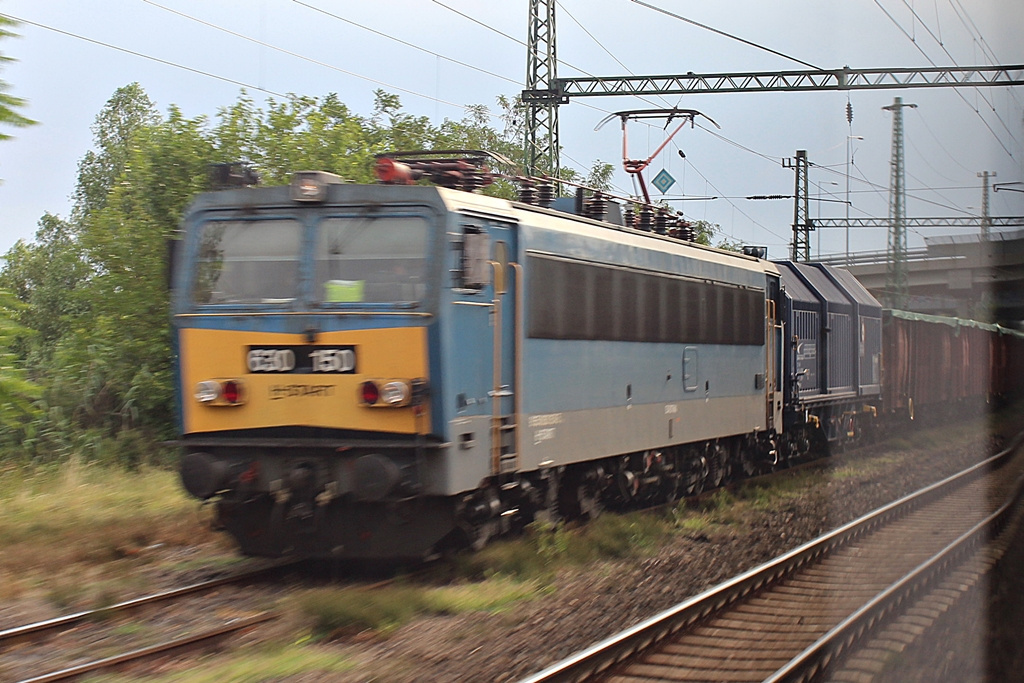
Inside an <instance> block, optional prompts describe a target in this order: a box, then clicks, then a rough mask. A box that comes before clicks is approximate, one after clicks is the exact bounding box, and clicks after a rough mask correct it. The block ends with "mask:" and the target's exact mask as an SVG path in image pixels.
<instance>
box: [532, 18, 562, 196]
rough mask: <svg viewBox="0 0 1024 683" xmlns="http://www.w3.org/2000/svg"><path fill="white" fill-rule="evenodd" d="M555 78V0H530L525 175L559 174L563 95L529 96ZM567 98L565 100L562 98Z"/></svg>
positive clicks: (547, 88)
mask: <svg viewBox="0 0 1024 683" xmlns="http://www.w3.org/2000/svg"><path fill="white" fill-rule="evenodd" d="M557 78H558V59H557V58H556V56H555V0H530V27H529V34H528V39H527V47H526V90H525V91H524V92H523V103H524V104H525V105H526V142H525V145H524V147H525V155H526V158H525V159H524V160H523V166H524V167H525V170H526V175H530V176H532V175H541V174H544V173H546V174H549V175H551V176H554V177H558V105H559V104H560V103H563V102H562V99H563V98H558V97H555V98H552V97H547V98H545V97H543V96H541V97H539V98H537V97H528V96H527V94H528V93H540V94H543V93H547V92H550V91H551V90H552V88H553V87H554V85H555V81H556V80H557ZM565 101H568V100H565Z"/></svg>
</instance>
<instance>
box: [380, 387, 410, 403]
mask: <svg viewBox="0 0 1024 683" xmlns="http://www.w3.org/2000/svg"><path fill="white" fill-rule="evenodd" d="M380 400H381V401H382V402H384V403H386V404H388V405H389V406H397V405H401V404H402V403H405V402H406V401H408V400H409V385H408V384H406V383H405V382H388V383H387V384H385V385H384V386H382V387H381V388H380Z"/></svg>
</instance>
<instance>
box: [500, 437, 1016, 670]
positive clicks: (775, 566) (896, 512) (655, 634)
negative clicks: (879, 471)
mask: <svg viewBox="0 0 1024 683" xmlns="http://www.w3.org/2000/svg"><path fill="white" fill-rule="evenodd" d="M1022 440H1024V432H1022V433H1021V434H1019V435H1018V436H1017V437H1016V439H1015V440H1014V442H1013V443H1012V444H1011V446H1010V447H1008V448H1006V449H1005V450H1003V451H1001V452H1000V453H997V454H996V455H994V456H992V457H990V458H987V459H986V460H984V461H982V462H980V463H978V464H976V465H974V466H972V467H970V468H968V469H966V470H964V471H962V472H960V473H958V474H955V475H952V476H950V477H947V478H946V479H943V480H942V481H939V482H936V483H934V484H932V485H930V486H927V487H925V488H923V489H921V490H919V491H917V492H915V493H912V494H910V495H908V496H905V497H903V498H901V499H900V500H897V501H894V502H892V503H890V504H888V505H886V506H884V507H882V508H879V509H878V510H876V511H874V512H871V513H868V514H867V515H864V516H863V517H861V518H859V519H857V520H854V521H852V522H850V523H848V524H846V525H844V526H842V527H840V528H838V529H836V530H834V531H832V532H830V533H828V534H825V535H824V536H822V537H820V538H818V539H815V540H813V541H810V542H809V543H806V544H804V545H802V546H800V547H798V548H795V549H794V550H791V551H790V552H788V553H786V554H785V555H782V556H781V557H778V558H776V559H774V560H772V561H770V562H767V563H765V564H763V565H761V566H759V567H755V568H753V569H751V570H749V571H747V572H745V573H743V574H741V575H739V576H737V577H735V578H733V579H731V580H729V581H726V582H725V583H723V584H720V585H719V586H716V587H715V588H712V589H711V590H709V591H706V592H705V593H702V594H700V595H697V596H694V597H692V598H690V599H688V600H686V601H684V602H682V603H680V604H679V605H676V606H675V607H672V608H669V609H668V610H666V611H664V612H662V613H660V614H658V615H655V616H654V617H651V618H650V619H647V620H646V621H643V622H641V623H639V624H637V625H636V626H633V627H631V628H629V629H627V630H625V631H623V632H621V633H619V634H617V635H613V636H611V637H610V638H608V639H606V640H604V641H601V642H599V643H597V644H595V645H593V646H591V647H590V648H587V649H586V650H583V651H581V652H579V653H577V654H575V655H572V656H570V657H569V658H567V659H564V660H562V661H561V662H557V663H555V664H553V665H551V666H549V667H548V668H546V669H544V670H542V671H540V672H539V673H537V674H534V675H532V676H530V677H528V678H525V679H522V680H521V681H520V683H556V682H557V683H563V682H578V681H584V680H587V679H590V678H592V677H594V676H596V675H598V674H600V673H603V672H604V671H606V670H607V669H609V668H610V667H612V666H613V665H615V664H617V663H619V662H621V661H623V660H625V659H626V658H628V657H631V656H633V655H635V654H636V653H638V652H640V651H643V650H646V649H648V648H650V647H651V646H653V645H654V644H656V643H658V642H661V641H662V640H664V639H665V638H667V637H669V636H671V635H673V634H675V633H676V632H678V631H680V630H681V629H683V628H686V627H688V626H690V625H692V624H694V623H696V622H697V621H699V620H701V619H703V618H705V617H707V616H709V615H711V614H713V613H715V612H718V611H719V610H721V609H722V608H724V607H727V606H729V605H731V604H733V603H735V602H737V601H739V600H741V599H742V598H745V597H747V596H749V595H751V594H752V593H754V592H755V591H757V590H759V589H761V588H763V587H765V586H768V585H770V584H773V583H775V582H777V581H779V580H780V579H782V578H784V577H786V576H787V575H789V574H791V573H793V572H794V571H796V570H797V569H800V568H802V567H804V566H805V565H807V564H809V563H810V562H812V561H814V560H816V559H818V558H819V557H822V556H824V555H826V554H827V553H830V552H832V551H833V550H835V549H837V548H839V547H842V546H844V545H847V544H849V543H851V542H852V541H854V540H856V539H858V538H860V537H862V536H864V535H865V534H867V533H869V532H871V531H874V530H875V529H878V528H880V527H882V526H884V525H886V524H888V523H890V522H891V521H893V520H895V519H897V518H898V517H902V516H904V515H906V514H908V513H910V512H912V511H914V510H916V509H917V508H919V507H921V506H923V505H925V504H927V503H929V502H932V501H934V500H937V499H939V498H941V497H942V496H943V495H945V494H946V493H947V492H950V491H952V490H954V489H958V488H960V487H961V486H964V485H966V484H968V483H970V482H972V481H974V480H975V479H977V478H979V477H980V476H982V475H983V474H984V473H985V472H986V471H987V470H988V469H989V468H992V467H994V466H996V465H999V464H1002V463H1003V462H1004V461H1006V460H1008V459H1009V457H1010V456H1011V454H1012V453H1013V452H1014V450H1015V449H1016V448H1017V447H1018V446H1019V445H1020V443H1021V442H1022Z"/></svg>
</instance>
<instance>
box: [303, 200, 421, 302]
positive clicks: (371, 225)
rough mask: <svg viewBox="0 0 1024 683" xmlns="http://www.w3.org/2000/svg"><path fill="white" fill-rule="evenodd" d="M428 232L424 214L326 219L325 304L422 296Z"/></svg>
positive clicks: (321, 276)
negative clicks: (422, 215)
mask: <svg viewBox="0 0 1024 683" xmlns="http://www.w3.org/2000/svg"><path fill="white" fill-rule="evenodd" d="M427 232H428V225H427V221H426V220H425V219H423V218H421V217H419V216H393V215H392V216H386V215H384V216H380V215H377V216H375V215H366V216H352V217H345V218H327V219H324V220H323V221H321V222H320V224H319V229H318V237H317V243H316V254H315V260H316V269H315V280H314V293H315V297H316V298H317V300H318V301H320V302H321V303H324V304H343V303H355V302H370V303H404V304H410V305H411V304H414V303H415V302H418V301H421V300H422V299H423V297H424V294H425V290H426V284H425V282H426V256H427Z"/></svg>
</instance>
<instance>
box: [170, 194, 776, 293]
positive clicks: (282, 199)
mask: <svg viewBox="0 0 1024 683" xmlns="http://www.w3.org/2000/svg"><path fill="white" fill-rule="evenodd" d="M391 202H400V203H403V204H423V205H433V206H436V207H438V208H439V209H441V208H443V209H444V210H448V211H453V212H462V213H468V214H477V215H486V216H494V217H497V218H501V219H505V220H508V221H510V222H514V223H519V224H528V225H537V226H542V227H544V228H545V229H549V230H553V231H559V232H562V233H566V234H577V235H579V236H581V237H586V238H588V239H593V240H605V241H607V242H610V243H618V244H622V245H627V246H632V247H637V248H642V249H647V250H651V251H662V252H665V253H669V254H675V255H680V256H687V257H690V258H694V259H699V260H701V261H704V262H707V263H714V264H718V265H721V266H724V267H730V268H736V269H740V270H746V271H754V272H762V273H763V272H768V273H777V272H778V269H777V268H776V267H775V265H774V264H773V263H772V262H770V261H766V260H763V259H758V258H756V257H753V256H747V255H745V254H741V253H738V252H733V251H726V250H722V249H717V248H714V247H708V246H704V245H701V244H696V243H693V242H684V241H682V240H679V239H676V238H672V237H668V236H665V235H659V234H657V233H653V232H645V231H641V230H635V229H632V228H625V227H622V226H618V225H614V224H612V223H608V222H604V221H598V220H594V219H591V218H587V217H585V216H578V215H575V214H570V213H566V212H563V211H558V210H555V209H549V208H544V207H540V206H533V205H529V204H523V203H520V202H513V201H509V200H507V199H502V198H499V197H491V196H488V195H482V194H478V193H473V192H465V191H462V190H453V189H448V188H442V187H435V186H424V185H411V186H396V185H382V184H355V183H344V184H337V185H331V186H329V187H328V188H327V193H326V196H325V199H324V201H323V202H320V203H317V204H309V205H308V206H313V207H316V206H330V205H332V204H338V205H352V204H360V203H367V204H378V205H379V204H387V203H391ZM297 205H298V203H297V202H295V201H294V200H292V199H291V196H290V194H289V187H288V186H285V185H282V186H272V187H261V186H257V187H242V188H235V189H230V190H220V191H216V192H206V193H203V194H201V195H199V196H198V197H197V198H196V199H195V201H194V202H193V203H192V205H191V206H190V207H189V209H188V211H187V212H186V215H187V214H189V213H194V212H198V211H204V210H221V209H224V210H231V209H237V210H239V211H242V212H244V211H246V210H252V209H257V208H273V207H278V206H280V207H284V206H289V207H294V206H297ZM528 217H529V218H528ZM535 219H536V220H535Z"/></svg>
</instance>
